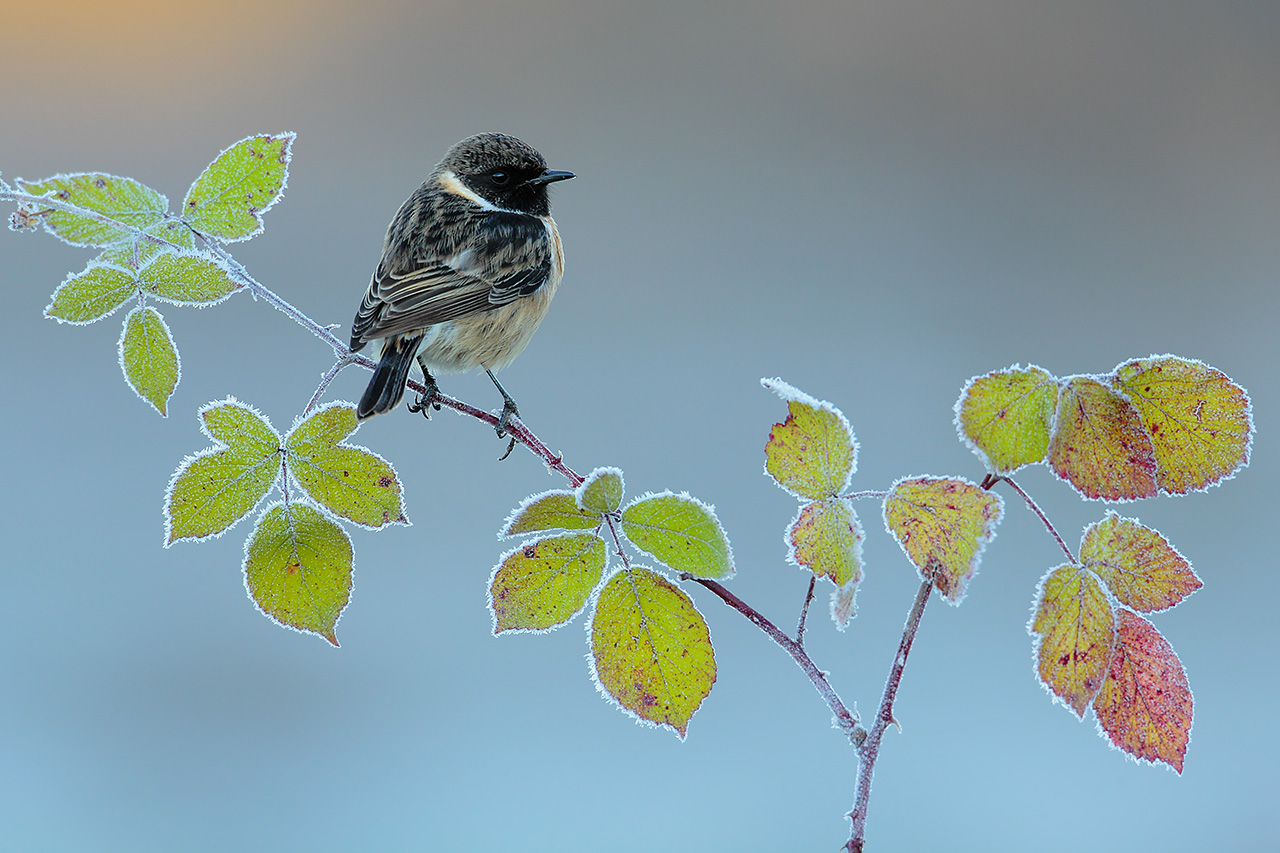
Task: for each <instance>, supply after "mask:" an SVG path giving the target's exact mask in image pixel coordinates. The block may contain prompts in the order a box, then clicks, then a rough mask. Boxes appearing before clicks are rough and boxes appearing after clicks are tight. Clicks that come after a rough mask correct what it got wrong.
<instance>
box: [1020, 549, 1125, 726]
mask: <svg viewBox="0 0 1280 853" xmlns="http://www.w3.org/2000/svg"><path fill="white" fill-rule="evenodd" d="M1031 630H1032V631H1034V632H1035V633H1036V634H1038V635H1039V638H1040V642H1039V644H1038V646H1037V649H1036V660H1037V664H1036V669H1037V672H1038V673H1039V675H1040V680H1041V681H1042V682H1043V683H1044V685H1045V686H1046V687H1048V688H1049V689H1050V690H1051V691H1053V694H1054V695H1055V696H1057V697H1058V698H1059V699H1061V700H1062V702H1063V704H1065V705H1066V706H1067V707H1068V708H1070V709H1071V710H1072V711H1073V712H1074V713H1075V715H1076V716H1077V717H1082V716H1084V711H1085V708H1088V707H1089V703H1090V702H1092V701H1093V697H1094V696H1097V695H1098V690H1099V689H1101V687H1102V680H1103V679H1104V678H1105V677H1106V674H1107V667H1108V666H1109V665H1110V661H1111V648H1112V643H1113V634H1114V632H1115V620H1114V617H1113V616H1112V613H1111V603H1110V602H1109V601H1107V594H1106V593H1105V592H1103V590H1102V585H1101V584H1099V583H1098V582H1097V581H1096V580H1095V579H1094V577H1093V575H1091V574H1089V573H1088V572H1086V571H1083V570H1081V569H1080V568H1078V567H1076V566H1069V565H1065V566H1059V567H1058V568H1056V569H1054V570H1053V571H1052V572H1050V573H1049V574H1048V575H1046V576H1045V578H1044V580H1042V581H1041V582H1040V590H1039V593H1038V596H1037V599H1036V613H1035V617H1034V620H1033V622H1032V625H1031Z"/></svg>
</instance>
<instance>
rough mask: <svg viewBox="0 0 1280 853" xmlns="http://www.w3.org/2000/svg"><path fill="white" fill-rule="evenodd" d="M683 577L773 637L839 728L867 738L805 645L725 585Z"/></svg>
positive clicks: (852, 737) (857, 739)
mask: <svg viewBox="0 0 1280 853" xmlns="http://www.w3.org/2000/svg"><path fill="white" fill-rule="evenodd" d="M680 580H682V581H693V582H694V583H699V584H702V585H703V586H705V587H706V588H707V589H709V590H711V591H712V592H714V593H715V594H716V595H718V596H720V599H721V600H722V601H724V603H725V604H727V605H729V606H730V607H732V608H733V609H734V610H736V611H738V612H739V613H741V614H742V615H743V616H745V617H747V618H748V619H750V620H751V622H752V623H754V624H755V626H756V627H757V628H759V629H760V630H761V631H764V632H765V634H767V635H768V636H769V639H771V640H773V641H774V642H775V643H777V644H778V645H779V646H782V649H783V651H785V652H786V653H787V654H789V655H791V657H792V659H793V660H795V662H796V663H797V664H799V665H800V669H801V670H803V671H804V674H805V675H807V676H809V680H810V681H812V682H813V686H814V687H816V688H818V693H820V694H821V695H822V698H823V699H825V700H826V702H827V707H829V708H830V709H831V713H832V714H834V715H835V718H836V724H837V725H838V726H839V727H840V730H841V731H843V732H844V733H845V734H846V735H847V736H848V737H849V740H850V741H851V742H852V743H853V745H854V746H855V747H857V746H858V745H859V744H861V743H862V739H863V738H865V737H866V735H867V732H866V729H864V728H863V727H862V725H861V724H860V723H859V722H858V716H857V714H854V713H851V712H850V711H849V709H848V708H847V707H845V704H844V701H843V700H842V699H841V698H840V695H839V694H838V693H836V691H835V688H833V687H832V686H831V682H829V681H827V675H826V673H824V672H823V671H822V670H820V669H818V667H817V665H816V664H815V663H814V662H813V658H811V657H809V653H808V652H806V651H805V650H804V647H803V646H801V645H800V644H799V643H797V642H796V641H795V640H793V639H791V638H790V637H788V636H787V635H786V634H784V633H783V632H782V631H781V630H780V629H779V628H778V626H777V625H774V624H773V623H772V622H770V621H769V620H768V619H767V618H766V617H765V616H764V614H763V613H761V612H760V611H758V610H756V609H755V608H754V607H752V606H751V605H750V604H747V603H746V602H745V601H743V600H742V599H741V598H738V596H736V595H734V594H733V593H732V592H730V591H729V590H728V589H726V588H725V587H724V586H723V585H722V584H720V583H717V582H716V581H713V580H707V579H706V578H697V577H694V576H693V575H691V574H689V573H688V572H681V573H680Z"/></svg>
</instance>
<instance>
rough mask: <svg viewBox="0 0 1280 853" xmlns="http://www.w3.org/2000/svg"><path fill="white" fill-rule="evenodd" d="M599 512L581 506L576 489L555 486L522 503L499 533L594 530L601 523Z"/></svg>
mask: <svg viewBox="0 0 1280 853" xmlns="http://www.w3.org/2000/svg"><path fill="white" fill-rule="evenodd" d="M601 521H602V519H601V517H600V514H599V513H594V512H585V511H584V510H581V509H578V500H577V496H576V495H575V494H574V493H573V492H569V491H563V490H558V489H553V490H552V491H549V492H543V493H542V494H538V495H533V496H531V497H529V498H526V499H525V501H524V503H522V504H520V506H519V507H517V508H516V510H515V511H514V512H512V513H511V515H510V517H508V518H507V520H506V522H505V523H504V524H503V525H502V532H501V533H500V534H498V535H499V536H519V535H520V534H522V533H534V532H537V531H539V530H590V529H592V528H594V527H599V526H600V524H601Z"/></svg>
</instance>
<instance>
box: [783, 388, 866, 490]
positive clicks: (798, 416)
mask: <svg viewBox="0 0 1280 853" xmlns="http://www.w3.org/2000/svg"><path fill="white" fill-rule="evenodd" d="M760 383H761V384H762V385H764V387H766V388H768V389H769V390H770V391H772V392H774V393H775V394H777V395H778V396H779V397H781V398H782V399H783V400H786V401H787V411H788V414H787V419H786V420H785V421H783V422H782V423H780V424H774V425H773V429H772V430H771V431H770V432H769V440H768V441H767V442H766V443H765V446H764V455H765V464H764V467H765V471H767V472H768V474H769V476H771V477H773V479H774V480H775V481H776V482H777V483H778V485H779V486H782V488H784V489H786V490H787V491H789V492H791V493H792V494H793V495H795V496H796V497H800V498H808V499H809V500H821V499H822V498H829V497H834V496H836V495H838V494H840V493H841V492H843V491H844V490H845V489H847V488H849V478H850V477H852V476H853V472H854V471H855V470H856V469H857V465H858V442H857V441H856V440H855V439H854V437H853V428H852V427H850V426H849V421H848V420H846V419H845V416H844V414H843V413H841V411H840V410H839V409H837V408H836V407H835V406H833V405H831V404H830V403H828V402H826V401H824V400H817V399H814V398H813V397H810V396H809V395H808V394H806V393H804V392H803V391H800V390H798V389H796V388H793V387H791V386H790V385H788V384H787V383H785V382H783V381H782V380H781V379H762V380H760Z"/></svg>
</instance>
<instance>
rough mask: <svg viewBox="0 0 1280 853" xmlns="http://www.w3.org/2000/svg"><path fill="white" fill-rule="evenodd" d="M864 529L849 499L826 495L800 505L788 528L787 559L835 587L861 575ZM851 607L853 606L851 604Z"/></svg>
mask: <svg viewBox="0 0 1280 853" xmlns="http://www.w3.org/2000/svg"><path fill="white" fill-rule="evenodd" d="M862 538H863V534H862V528H861V527H860V526H859V525H858V516H857V514H856V513H855V512H854V511H853V503H852V502H850V501H849V499H848V498H827V499H826V500H825V501H814V502H813V503H810V504H805V505H804V506H802V507H801V508H800V512H799V514H797V515H796V519H795V521H793V522H791V527H790V528H789V529H788V530H787V542H788V544H789V545H790V546H791V548H790V553H789V554H788V555H787V557H788V559H789V560H790V561H791V562H792V563H795V564H796V565H797V566H800V567H801V568H804V569H808V570H809V571H811V572H813V573H814V574H815V575H817V576H818V577H820V578H826V579H827V580H829V581H831V582H832V583H834V584H835V585H836V586H845V585H846V584H849V583H851V582H853V583H856V582H857V581H858V580H860V579H861V578H862ZM850 606H852V605H850Z"/></svg>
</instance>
